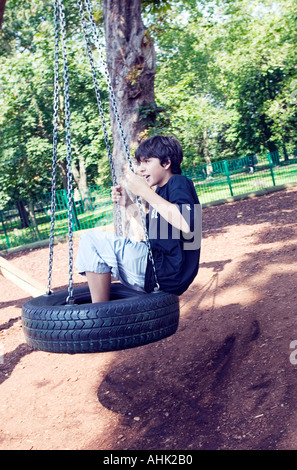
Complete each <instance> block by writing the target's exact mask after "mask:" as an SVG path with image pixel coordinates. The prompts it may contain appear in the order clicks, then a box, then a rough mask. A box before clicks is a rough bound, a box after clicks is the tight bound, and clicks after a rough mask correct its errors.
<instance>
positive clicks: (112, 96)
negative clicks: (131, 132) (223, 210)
mask: <svg viewBox="0 0 297 470" xmlns="http://www.w3.org/2000/svg"><path fill="white" fill-rule="evenodd" d="M78 3H81V1H80V0H79V2H78ZM85 5H86V9H87V12H88V14H89V21H90V25H91V30H92V33H93V39H94V43H95V46H96V49H97V50H98V52H99V56H100V61H101V66H102V68H103V71H104V75H105V79H106V83H107V86H108V91H109V96H110V100H111V103H112V107H113V111H114V114H115V118H116V121H117V124H118V128H119V131H120V136H121V139H122V142H123V145H124V149H125V153H126V158H127V160H128V164H129V168H130V170H131V171H133V172H134V167H133V163H132V158H131V155H130V152H129V149H128V145H127V142H126V138H125V133H124V129H123V126H122V122H121V119H120V115H119V111H118V107H117V102H116V98H115V94H114V91H113V87H112V84H111V79H110V75H109V71H108V66H107V63H106V61H105V59H104V55H103V50H102V46H101V44H100V38H99V34H98V29H97V27H96V24H95V20H94V16H93V12H92V6H91V3H90V0H85ZM136 201H137V205H138V210H139V215H140V219H141V223H142V227H143V232H144V234H145V241H146V244H147V247H148V256H149V259H150V261H151V263H152V267H153V272H154V277H155V282H156V286H157V290H159V289H160V285H159V282H158V277H157V271H156V267H155V262H154V258H153V253H152V248H151V243H150V239H149V236H148V232H147V228H146V220H145V215H144V211H143V207H142V201H141V198H140V197H137V198H136Z"/></svg>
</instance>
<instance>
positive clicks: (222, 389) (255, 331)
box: [0, 188, 297, 450]
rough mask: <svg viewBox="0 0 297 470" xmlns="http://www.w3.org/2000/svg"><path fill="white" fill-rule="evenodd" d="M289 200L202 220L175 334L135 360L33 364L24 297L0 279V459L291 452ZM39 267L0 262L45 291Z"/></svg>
mask: <svg viewBox="0 0 297 470" xmlns="http://www.w3.org/2000/svg"><path fill="white" fill-rule="evenodd" d="M296 200H297V188H290V189H287V190H284V191H280V192H277V193H273V194H269V195H266V196H263V197H258V198H252V199H248V200H244V201H237V202H234V203H231V204H225V205H221V206H214V207H208V208H205V209H204V210H203V245H202V254H201V265H200V271H199V274H198V276H197V278H196V280H195V281H194V283H193V284H192V286H191V287H190V288H189V290H188V291H187V292H186V293H185V294H183V295H182V296H181V298H180V305H181V320H180V326H179V329H178V332H177V333H176V334H175V335H174V336H172V337H170V338H167V339H165V340H163V341H160V342H158V343H154V344H150V345H147V346H143V347H141V348H136V349H131V350H126V351H120V352H110V353H103V354H85V355H60V354H52V353H46V352H42V351H32V350H31V349H30V348H29V347H28V346H27V345H26V344H25V340H24V336H23V333H22V327H21V306H22V304H23V303H24V302H25V301H26V300H27V299H28V294H26V293H25V292H24V291H22V290H21V289H20V288H18V287H17V286H15V285H14V284H12V283H11V282H9V281H8V280H6V279H4V278H3V277H1V278H0V287H1V302H0V345H2V347H3V349H4V356H3V357H2V361H1V362H2V363H0V450H10V449H15V450H22V449H24V450H27V449H33V450H46V449H51V450H54V449H57V450H58V449H73V450H82V449H102V450H117V449H120V450H123V449H128V450H132V449H141V450H145V449H149V450H153V449H157V450H161V449H170V450H174V449H176V450H177V449H178V450H199V449H213V450H225V449H232V450H243V449H247V450H256V449H257V450H267V449H276V450H284V449H287V450H296V449H297V407H296V403H297V364H296V365H295V364H294V362H295V359H296V357H297V354H296V356H295V354H294V349H297V346H295V348H292V347H291V346H292V342H293V341H295V340H296V341H297V321H296V320H297V307H296V304H297V290H296V286H297V270H296V266H297V243H296V242H297V226H296V221H297V205H296ZM77 244H78V239H75V252H76V249H77ZM54 253H55V258H54V275H53V281H54V286H55V287H61V286H65V284H67V279H68V266H67V264H68V247H67V243H66V244H65V243H61V244H59V245H57V246H56V247H55V252H54ZM47 258H48V249H47V248H40V249H36V250H32V251H28V252H20V253H17V254H14V255H9V256H8V257H7V259H9V260H10V261H11V263H13V264H14V265H15V266H17V267H19V268H21V269H23V270H25V271H26V272H28V273H29V274H30V275H31V276H32V277H34V278H35V279H36V280H38V281H39V282H41V281H43V282H44V283H45V284H46V282H47V263H48V261H47ZM74 280H75V282H80V281H81V278H80V276H79V275H77V274H75V276H74Z"/></svg>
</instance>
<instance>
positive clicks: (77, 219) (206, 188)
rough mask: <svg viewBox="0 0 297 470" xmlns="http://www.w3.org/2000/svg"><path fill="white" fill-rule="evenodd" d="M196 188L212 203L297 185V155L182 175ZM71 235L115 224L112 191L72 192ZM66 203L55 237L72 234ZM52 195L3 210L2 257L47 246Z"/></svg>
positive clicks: (61, 200) (59, 209)
mask: <svg viewBox="0 0 297 470" xmlns="http://www.w3.org/2000/svg"><path fill="white" fill-rule="evenodd" d="M184 174H186V176H188V177H190V178H191V179H192V180H193V182H194V185H195V188H196V191H197V194H198V197H199V200H200V202H201V203H202V204H203V203H209V202H212V201H217V200H221V199H226V198H228V197H230V196H240V195H243V194H246V193H251V192H255V191H258V190H260V189H265V188H269V187H272V186H276V185H282V184H287V183H296V185H297V152H296V151H295V152H292V153H291V155H290V157H289V159H285V158H284V157H282V156H281V155H280V154H279V153H278V152H274V153H269V154H268V155H260V156H255V155H252V156H248V157H245V158H239V159H236V160H229V161H228V160H223V161H219V162H214V163H212V164H211V165H200V166H197V167H193V168H192V169H191V170H187V171H185V172H184ZM73 202H74V204H73V214H72V219H73V231H78V230H84V229H88V228H93V227H96V226H103V225H107V224H111V223H112V222H113V204H112V203H111V200H110V190H109V189H104V188H103V189H102V188H100V187H98V186H92V187H89V188H87V189H85V190H84V191H83V192H80V191H78V190H77V189H76V190H74V192H73ZM67 206H68V200H67V193H66V191H64V190H60V191H57V194H56V217H55V227H56V231H55V233H56V235H57V236H60V235H66V234H67V232H68V209H67ZM50 210H51V194H46V195H45V196H44V197H43V198H39V199H38V200H35V201H17V202H15V203H14V204H11V205H10V206H9V207H6V208H4V209H2V210H0V251H4V250H7V249H9V248H13V247H17V246H23V245H25V244H28V243H32V242H36V241H39V240H45V239H48V238H49V234H50Z"/></svg>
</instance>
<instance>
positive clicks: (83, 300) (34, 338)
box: [22, 0, 179, 354]
mask: <svg viewBox="0 0 297 470" xmlns="http://www.w3.org/2000/svg"><path fill="white" fill-rule="evenodd" d="M78 6H79V12H80V16H81V23H82V30H83V33H84V37H85V42H86V49H87V53H88V56H89V60H90V65H91V71H92V77H93V81H94V88H95V94H96V99H97V104H98V108H99V113H100V117H101V121H102V126H103V131H104V137H105V143H106V148H107V152H108V157H109V162H110V165H111V171H112V179H113V184H114V185H116V175H115V170H114V166H113V161H112V155H111V149H110V145H109V141H108V134H107V128H106V124H105V120H104V115H103V108H102V103H101V98H100V93H99V87H98V83H97V79H96V69H95V66H94V61H93V57H92V50H91V45H90V40H89V35H88V28H87V24H86V20H85V15H86V13H87V14H88V16H89V24H88V26H89V28H90V29H91V31H92V35H93V39H94V44H95V46H96V48H97V49H98V51H99V53H100V58H101V64H100V66H101V67H102V66H103V68H104V74H105V78H106V81H107V85H108V90H109V95H110V100H111V103H112V105H113V109H114V113H115V116H116V120H117V123H118V126H119V129H120V135H121V138H122V140H123V144H124V148H125V154H126V157H127V160H128V163H129V167H130V169H131V170H132V171H133V165H132V160H131V157H130V154H129V150H128V147H127V144H126V141H125V137H124V133H123V128H122V124H121V121H120V118H119V113H118V110H117V105H116V101H115V96H114V93H113V89H112V86H111V82H110V78H109V75H108V69H107V65H106V63H105V61H104V59H103V54H102V50H101V45H100V41H99V36H98V32H97V28H96V25H95V22H94V19H93V14H92V8H91V4H90V0H85V1H84V2H82V1H78ZM84 7H85V11H84V10H83V8H84ZM60 35H61V44H62V59H63V81H64V107H65V140H66V151H67V152H66V160H67V201H68V204H67V206H68V207H67V210H68V248H69V250H68V251H69V285H68V290H64V291H57V292H52V291H51V278H52V266H53V246H54V236H55V205H56V167H57V142H58V100H59V43H60ZM137 203H138V208H139V212H140V216H141V220H142V224H143V229H144V233H145V241H146V243H147V245H148V253H149V257H150V260H151V262H152V266H153V270H154V274H155V280H156V285H157V288H156V290H155V291H154V292H152V293H150V294H147V293H140V292H138V291H135V290H133V289H130V288H128V287H126V286H123V285H122V284H120V283H112V284H111V295H110V300H109V301H108V302H102V303H92V302H91V296H90V291H89V288H88V287H87V286H85V287H77V288H74V287H73V236H72V235H73V234H72V223H73V220H72V213H73V200H72V170H71V135H70V106H69V80H68V63H67V50H66V23H65V12H64V5H63V1H62V0H55V60H54V118H53V166H52V196H51V229H50V243H49V269H48V285H47V292H46V294H44V295H42V296H39V297H35V298H33V299H31V300H29V301H28V302H26V303H25V304H24V305H23V309H22V311H23V313H22V326H23V331H24V335H25V339H26V341H27V343H28V344H29V345H30V346H31V347H32V348H33V349H37V350H41V351H47V352H54V353H69V354H75V353H95V352H106V351H117V350H123V349H128V348H134V347H138V346H142V345H145V344H149V343H152V342H155V341H159V340H161V339H164V338H166V337H168V336H170V335H172V334H174V333H175V332H176V330H177V328H178V322H179V299H178V296H176V295H174V294H169V293H165V292H162V291H161V290H160V287H159V284H158V280H157V275H156V269H155V265H154V260H153V256H152V250H151V247H150V241H149V238H148V234H147V230H146V226H145V217H144V214H143V211H142V206H141V200H140V198H137ZM116 224H117V229H118V231H119V233H120V234H121V221H120V214H119V212H118V214H117V215H116V222H115V225H116Z"/></svg>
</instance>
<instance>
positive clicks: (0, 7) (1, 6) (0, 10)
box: [0, 0, 6, 29]
mask: <svg viewBox="0 0 297 470" xmlns="http://www.w3.org/2000/svg"><path fill="white" fill-rule="evenodd" d="M5 3H6V0H0V29H1V27H2V22H3V16H4V10H5Z"/></svg>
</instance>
